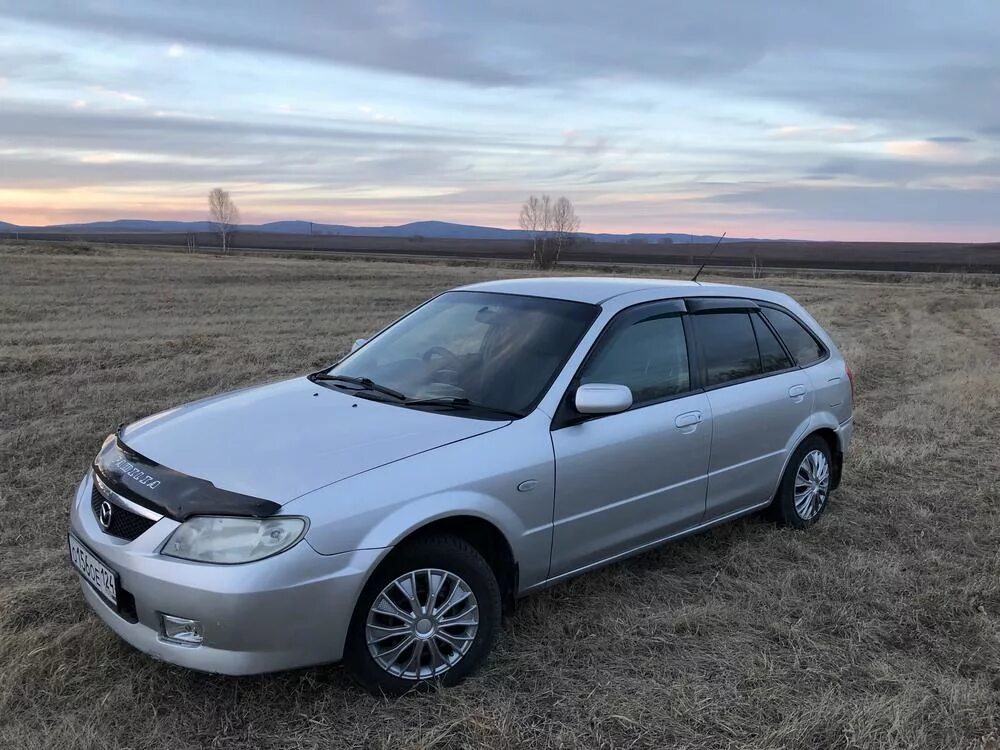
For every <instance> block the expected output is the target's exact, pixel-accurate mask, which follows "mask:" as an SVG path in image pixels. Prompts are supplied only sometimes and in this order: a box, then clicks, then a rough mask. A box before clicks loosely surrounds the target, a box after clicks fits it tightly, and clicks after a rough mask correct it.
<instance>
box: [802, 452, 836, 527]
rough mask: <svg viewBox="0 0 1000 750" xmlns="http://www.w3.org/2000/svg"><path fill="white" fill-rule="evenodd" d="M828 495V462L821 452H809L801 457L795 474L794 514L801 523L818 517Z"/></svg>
mask: <svg viewBox="0 0 1000 750" xmlns="http://www.w3.org/2000/svg"><path fill="white" fill-rule="evenodd" d="M829 494H830V461H829V459H828V458H827V457H826V455H825V454H824V453H823V451H821V450H811V451H809V452H808V453H807V454H806V455H804V456H803V457H802V461H801V463H799V468H798V471H796V472H795V489H794V499H795V512H796V513H797V514H798V515H799V518H801V519H802V520H803V521H811V520H812V519H814V518H815V517H816V516H818V515H819V513H820V511H822V510H823V506H824V505H826V499H827V496H828V495H829Z"/></svg>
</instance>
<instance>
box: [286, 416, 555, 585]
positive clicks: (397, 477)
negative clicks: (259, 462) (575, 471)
mask: <svg viewBox="0 0 1000 750" xmlns="http://www.w3.org/2000/svg"><path fill="white" fill-rule="evenodd" d="M519 487H520V488H521V489H520V490H519V489H518V488H519ZM554 488H555V469H554V462H553V457H552V442H551V440H550V439H549V431H548V417H547V416H545V415H544V414H542V413H541V412H536V413H535V414H533V415H531V416H530V417H525V418H524V419H521V420H518V421H517V422H513V423H511V424H510V425H508V426H506V427H504V428H502V429H499V430H495V431H493V432H489V433H485V434H482V435H479V436H476V437H473V438H469V439H467V440H462V441H459V442H456V443H451V444H449V445H445V446H442V447H440V448H436V449H434V450H432V451H427V452H425V453H421V454H418V455H415V456H411V457H409V458H407V459H404V460H401V461H397V462H395V463H392V464H388V465H385V466H382V467H380V468H378V469H373V470H372V471H368V472H365V473H363V474H359V475H356V476H353V477H350V478H348V479H345V480H343V481H340V482H336V483H334V484H332V485H329V486H327V487H324V488H322V489H320V490H317V491H315V492H312V493H310V494H308V495H305V496H303V497H301V498H298V499H296V500H294V501H292V502H291V503H289V504H288V505H286V506H285V512H288V513H294V514H297V515H305V516H308V517H309V519H310V527H309V532H308V533H307V535H306V541H308V543H309V544H310V545H311V546H312V547H313V549H315V550H316V551H317V552H319V553H320V554H323V555H334V554H339V553H341V552H345V551H349V550H357V549H381V548H391V547H392V546H394V545H396V544H398V543H399V542H400V541H401V540H403V539H405V538H406V537H407V536H408V535H409V534H412V533H413V532H415V531H417V530H419V529H421V528H423V527H424V526H426V525H428V524H430V523H434V522H435V521H439V520H441V519H444V518H450V517H454V516H471V517H475V518H481V519H483V520H484V521H487V522H489V523H491V524H492V525H493V526H494V527H496V528H497V529H498V530H499V531H500V533H501V534H503V536H504V537H505V538H506V539H507V541H508V543H509V545H510V548H511V551H512V552H513V554H514V559H515V560H516V561H517V563H518V566H519V570H520V578H521V583H522V585H523V586H530V585H533V584H534V583H537V582H539V581H542V580H544V579H545V577H546V576H547V575H548V566H549V554H550V552H551V541H552V505H553V501H554V496H555V495H554V492H555V490H554Z"/></svg>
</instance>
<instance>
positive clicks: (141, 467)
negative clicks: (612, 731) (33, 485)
mask: <svg viewBox="0 0 1000 750" xmlns="http://www.w3.org/2000/svg"><path fill="white" fill-rule="evenodd" d="M852 390H853V388H852V378H851V373H850V370H849V369H848V368H847V366H846V365H845V363H844V359H843V358H842V357H841V355H840V353H839V352H838V351H837V347H836V346H835V345H834V342H833V341H832V340H831V338H830V337H829V336H828V335H827V334H826V333H825V332H824V331H823V329H822V328H821V327H820V326H819V325H818V324H817V323H816V321H815V320H813V318H812V317H811V316H810V315H809V314H808V313H807V312H806V311H805V310H804V309H803V308H802V307H801V306H800V305H799V304H797V303H796V302H795V301H794V300H792V299H790V298H789V297H787V296H785V295H784V294H779V293H776V292H771V291H766V290H762V289H753V288H748V287H738V286H726V285H720V284H698V283H693V282H692V283H689V282H667V281H653V280H647V279H621V278H562V279H527V280H514V281H496V282H489V283H483V284H474V285H472V286H466V287H462V288H460V289H455V290H453V291H449V292H445V293H444V294H441V295H439V296H437V297H434V298H433V299H431V300H429V301H428V302H425V303H424V304H422V305H420V306H419V307H417V308H416V309H415V310H413V311H411V312H409V313H407V314H406V315H404V316H403V317H402V318H400V319H399V320H397V321H396V322H395V323H393V324H392V325H390V326H388V327H387V328H385V329H384V330H382V331H381V332H379V333H377V334H375V335H374V336H373V337H372V338H371V339H369V340H368V341H360V340H359V341H358V342H357V343H356V344H355V348H354V350H353V351H352V352H351V353H350V354H348V355H347V356H346V357H344V358H343V359H341V360H340V361H339V362H337V363H336V364H334V365H332V366H330V367H328V368H325V369H323V370H321V371H319V372H315V373H312V374H311V375H306V376H301V377H294V378H291V379H289V380H283V381H280V382H276V383H271V384H268V385H261V386H256V387H253V388H247V389H244V390H241V391H236V392H234V393H228V394H224V395H220V396H213V397H211V398H205V399H202V400H200V401H195V402H193V403H190V404H186V405H184V406H179V407H177V408H174V409H170V410H168V411H165V412H162V413H160V414H156V415H153V416H151V417H147V418H145V419H141V420H139V421H137V422H134V423H132V424H128V425H124V426H122V427H119V428H118V429H117V430H116V431H115V432H114V434H112V435H109V436H108V438H107V440H105V442H104V445H103V446H102V447H101V449H100V452H99V453H98V454H97V457H96V459H95V460H94V462H93V466H92V467H91V468H90V470H89V471H88V472H87V474H86V476H85V477H84V478H83V481H82V482H81V483H80V486H79V488H78V490H77V492H76V497H75V499H74V501H73V505H72V512H71V517H70V531H69V540H68V541H69V552H70V559H71V561H72V564H73V566H74V567H75V569H76V570H77V572H78V573H79V575H80V578H81V580H82V589H83V595H84V597H85V598H86V600H87V602H88V603H89V604H90V606H91V607H93V609H94V611H96V612H97V614H98V615H99V616H100V618H101V619H102V620H104V622H105V623H107V625H108V626H110V627H111V628H112V629H113V630H114V631H115V632H116V633H118V634H119V635H120V636H121V637H122V638H124V639H125V640H126V641H128V642H129V643H131V644H132V645H134V646H135V647H137V648H139V649H141V650H142V651H145V652H146V653H148V654H150V655H152V656H154V657H156V658H159V659H163V660H165V661H168V662H171V663H174V664H179V665H183V666H186V667H190V668H193V669H199V670H205V671H209V672H221V673H225V674H233V675H237V674H251V673H258V672H267V671H273V670H281V669H288V668H291V667H300V666H305V665H311V664H322V663H328V662H336V661H341V660H343V661H344V662H345V663H346V665H347V666H348V668H349V669H350V670H351V671H352V672H353V674H354V675H356V676H357V678H358V679H359V680H360V681H361V682H362V683H364V684H365V685H366V686H368V687H369V688H371V689H373V690H381V691H384V692H386V693H399V692H403V691H406V690H408V689H411V688H413V687H415V686H419V685H422V684H425V683H428V682H440V683H442V684H445V685H449V684H454V683H456V682H458V681H459V680H461V679H462V678H463V677H465V676H466V675H468V674H469V673H470V672H471V671H472V670H474V669H475V668H476V667H477V666H478V665H480V664H481V663H482V662H483V660H484V659H485V658H486V656H487V654H488V653H489V651H490V648H491V645H492V643H493V640H494V638H495V636H496V633H497V630H498V627H499V624H500V620H501V616H502V613H503V612H504V610H505V609H509V608H510V607H511V606H512V605H513V603H514V601H515V600H516V599H517V598H518V597H521V596H523V595H526V594H529V593H531V592H533V591H538V590H540V589H543V588H545V587H547V586H551V585H552V584H554V583H557V582H559V581H562V580H565V579H567V578H569V577H571V576H575V575H578V574H580V573H584V572H586V571H589V570H593V569H595V568H598V567H601V566H603V565H607V564H608V563H611V562H614V561H617V560H621V559H623V558H626V557H628V556H630V555H634V554H636V553H638V552H642V551H643V550H647V549H650V548H652V547H655V546H657V545H660V544H663V543H665V542H667V541H670V540H672V539H677V538H679V537H682V536H685V535H687V534H691V533H694V532H697V531H700V530H702V529H706V528H708V527H711V526H714V525H716V524H720V523H723V522H725V521H729V520H731V519H734V518H737V517H740V516H743V515H746V514H748V513H752V512H754V511H757V510H761V509H764V508H768V509H769V511H770V513H771V514H772V515H773V517H774V518H775V519H776V520H777V521H778V522H779V523H782V524H785V525H788V526H793V527H796V528H805V527H808V526H810V525H812V524H814V523H816V521H817V520H818V519H819V518H820V517H821V516H822V514H823V512H824V511H825V510H826V508H827V504H828V501H829V497H830V492H831V491H832V490H833V489H834V488H835V487H836V486H837V484H838V482H839V481H840V475H841V469H842V466H843V462H844V455H845V453H846V452H847V448H848V445H849V444H850V441H851V433H852Z"/></svg>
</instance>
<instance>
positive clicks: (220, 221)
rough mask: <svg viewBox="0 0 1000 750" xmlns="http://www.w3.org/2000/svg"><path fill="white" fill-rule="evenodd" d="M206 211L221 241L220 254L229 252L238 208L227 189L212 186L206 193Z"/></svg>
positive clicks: (238, 220) (238, 212)
mask: <svg viewBox="0 0 1000 750" xmlns="http://www.w3.org/2000/svg"><path fill="white" fill-rule="evenodd" d="M208 213H209V217H210V218H211V221H212V223H213V224H214V225H215V231H216V232H218V233H219V240H220V241H221V243H222V254H223V255H225V254H226V253H228V252H229V249H230V243H231V241H232V237H233V232H235V231H236V227H237V226H239V223H240V210H239V209H238V208H237V207H236V204H235V203H233V199H232V197H230V195H229V191H228V190H223V189H222V188H212V191H211V192H210V193H209V194H208Z"/></svg>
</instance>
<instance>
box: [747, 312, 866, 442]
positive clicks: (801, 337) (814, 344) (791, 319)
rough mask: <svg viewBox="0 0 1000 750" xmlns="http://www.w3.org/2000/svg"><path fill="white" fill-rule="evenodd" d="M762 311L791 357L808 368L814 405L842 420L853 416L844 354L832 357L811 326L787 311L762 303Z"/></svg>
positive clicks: (804, 368)
mask: <svg viewBox="0 0 1000 750" xmlns="http://www.w3.org/2000/svg"><path fill="white" fill-rule="evenodd" d="M760 312H761V314H762V315H763V316H764V317H765V318H766V319H767V321H768V323H770V325H771V328H773V329H774V331H775V333H777V334H778V336H779V337H780V338H781V340H782V341H783V342H784V344H785V348H786V349H788V353H789V354H791V355H792V359H794V360H795V362H796V363H797V364H798V366H799V367H801V368H802V369H803V370H805V372H806V375H807V376H808V377H809V380H810V382H811V383H812V386H813V389H814V390H815V393H816V398H815V408H816V409H817V410H820V409H828V410H829V411H830V412H832V413H833V414H834V416H836V418H837V421H838V422H843V421H844V420H845V419H848V418H849V417H850V416H851V408H852V406H853V404H852V403H851V384H850V381H849V380H848V379H847V370H846V369H845V366H844V361H843V359H842V358H841V357H834V356H831V353H830V352H829V351H828V350H827V348H826V346H825V345H824V344H823V342H821V341H820V340H819V339H818V338H817V337H816V336H815V335H813V334H812V333H811V332H810V331H809V328H808V326H806V325H805V324H804V323H803V322H802V321H800V320H799V319H798V318H796V317H795V316H794V315H792V314H791V312H789V311H788V310H785V309H783V308H779V307H777V306H771V305H762V306H761V308H760Z"/></svg>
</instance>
